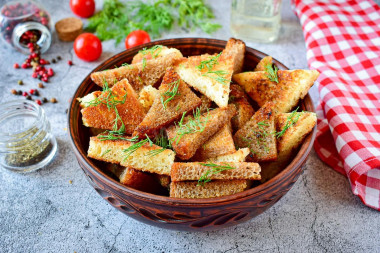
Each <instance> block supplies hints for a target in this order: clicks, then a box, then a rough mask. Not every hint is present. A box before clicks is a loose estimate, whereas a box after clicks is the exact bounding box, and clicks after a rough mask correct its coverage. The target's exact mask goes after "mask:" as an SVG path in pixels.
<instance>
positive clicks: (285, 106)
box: [233, 69, 319, 113]
mask: <svg viewBox="0 0 380 253" xmlns="http://www.w3.org/2000/svg"><path fill="white" fill-rule="evenodd" d="M277 73H278V80H279V83H276V82H273V81H271V80H269V78H268V74H267V73H266V72H265V71H256V72H245V73H240V74H236V75H234V76H233V80H234V81H235V82H237V83H238V84H239V85H241V86H242V87H243V88H244V90H245V91H246V92H247V93H248V95H249V96H250V97H251V98H252V99H253V100H255V101H256V102H257V104H258V105H259V106H260V107H262V106H263V105H264V104H265V103H266V102H267V101H273V102H274V104H275V108H274V109H275V112H276V113H277V112H278V113H281V112H289V111H290V110H291V109H292V108H293V107H294V106H295V105H296V104H297V103H298V101H299V100H300V99H303V98H304V97H305V96H306V94H307V92H308V90H309V89H310V87H311V86H313V84H314V82H315V80H317V78H318V76H319V72H318V71H316V70H302V69H296V70H279V71H278V72H277Z"/></svg>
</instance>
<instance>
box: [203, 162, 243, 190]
mask: <svg viewBox="0 0 380 253" xmlns="http://www.w3.org/2000/svg"><path fill="white" fill-rule="evenodd" d="M202 165H203V166H207V167H211V169H209V170H207V171H206V172H205V173H203V174H202V175H201V177H200V178H199V180H198V184H197V186H204V185H205V183H208V182H210V181H211V179H210V177H211V176H212V175H215V174H218V173H220V172H222V171H225V170H233V169H236V168H234V167H231V166H229V165H228V164H226V163H225V164H224V165H219V164H215V163H202Z"/></svg>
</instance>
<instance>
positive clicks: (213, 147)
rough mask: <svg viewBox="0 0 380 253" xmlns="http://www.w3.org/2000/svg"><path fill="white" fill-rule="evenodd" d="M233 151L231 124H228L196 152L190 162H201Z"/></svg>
mask: <svg viewBox="0 0 380 253" xmlns="http://www.w3.org/2000/svg"><path fill="white" fill-rule="evenodd" d="M235 151H236V149H235V144H234V139H233V138H232V134H231V123H229V122H228V123H227V124H226V125H225V126H224V127H222V129H220V130H219V131H218V132H217V133H216V134H214V135H213V136H212V137H211V138H210V139H208V140H207V141H206V142H205V143H204V144H203V145H202V146H201V147H200V148H199V149H198V150H197V152H196V153H195V155H194V156H193V157H192V160H193V161H199V162H201V161H205V160H206V159H208V158H211V157H217V156H221V155H226V154H232V153H234V152H235Z"/></svg>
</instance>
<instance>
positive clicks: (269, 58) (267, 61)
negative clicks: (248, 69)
mask: <svg viewBox="0 0 380 253" xmlns="http://www.w3.org/2000/svg"><path fill="white" fill-rule="evenodd" d="M272 64H273V58H272V56H265V57H264V58H262V59H261V60H260V61H259V63H258V64H257V65H256V67H255V70H253V71H265V66H268V65H270V66H272Z"/></svg>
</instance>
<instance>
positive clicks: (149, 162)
mask: <svg viewBox="0 0 380 253" xmlns="http://www.w3.org/2000/svg"><path fill="white" fill-rule="evenodd" d="M133 144H135V143H134V142H130V141H127V140H104V141H101V140H100V139H99V138H98V137H91V138H90V145H89V148H88V152H87V155H88V157H91V158H94V159H97V160H101V161H105V162H111V163H116V164H120V165H122V166H125V167H132V168H134V169H137V170H141V171H146V172H151V173H157V174H161V175H168V176H169V175H170V170H171V166H172V164H173V162H174V158H175V153H174V152H173V151H172V150H170V149H166V150H164V151H163V152H161V153H159V154H156V155H153V156H151V155H149V153H148V152H149V151H151V150H156V149H162V148H161V147H159V146H156V145H154V144H153V145H152V146H150V145H149V144H148V143H145V144H144V145H143V146H141V147H140V148H138V149H137V150H136V151H135V152H133V153H132V154H131V155H130V156H128V157H127V155H126V152H125V151H124V150H126V149H128V148H129V147H130V146H132V145H133Z"/></svg>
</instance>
